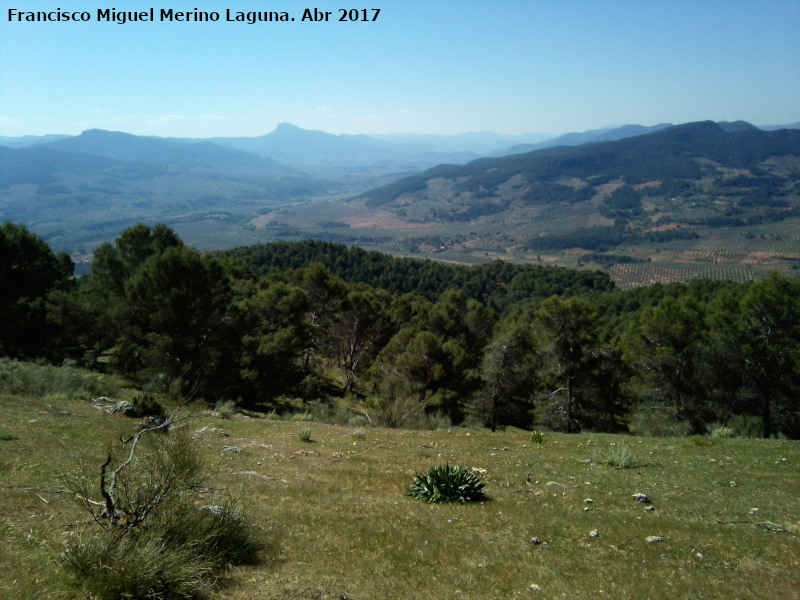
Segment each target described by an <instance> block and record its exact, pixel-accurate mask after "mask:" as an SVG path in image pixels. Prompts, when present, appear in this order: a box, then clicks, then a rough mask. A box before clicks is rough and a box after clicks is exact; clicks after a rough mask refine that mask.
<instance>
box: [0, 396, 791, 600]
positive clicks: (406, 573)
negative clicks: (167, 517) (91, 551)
mask: <svg viewBox="0 0 800 600" xmlns="http://www.w3.org/2000/svg"><path fill="white" fill-rule="evenodd" d="M48 393H49V394H54V393H57V391H55V392H54V391H53V390H48ZM112 399H114V398H112ZM48 404H49V405H50V406H53V408H50V406H48ZM0 406H2V431H3V433H6V434H8V435H10V436H12V437H13V438H14V439H11V440H7V441H4V442H3V443H2V447H0V598H3V599H4V600H21V599H27V598H33V597H36V598H56V597H57V594H56V592H57V590H58V589H59V570H58V567H57V563H56V557H57V555H58V553H59V552H60V551H62V549H63V545H64V543H65V541H67V540H69V539H71V538H72V537H73V536H75V535H78V532H79V531H81V530H82V527H84V526H86V525H85V523H86V515H85V513H83V512H81V511H80V510H79V509H78V508H77V507H75V505H74V504H73V502H72V501H70V500H69V498H68V497H67V495H66V494H64V493H61V492H62V490H63V489H64V485H63V484H62V483H61V481H62V480H61V476H62V475H63V474H64V473H70V472H75V471H78V470H80V469H81V468H82V466H83V467H85V468H87V469H88V472H89V473H94V472H97V473H98V474H99V465H100V463H101V462H102V459H103V457H104V456H105V452H106V451H108V450H110V449H116V448H118V446H119V441H118V440H119V436H120V435H121V434H123V433H129V432H130V430H131V427H132V425H133V420H131V419H127V418H125V417H122V416H119V415H107V414H104V413H102V412H101V411H98V410H97V409H95V408H93V407H92V404H91V403H90V402H88V401H87V400H84V399H82V398H67V399H63V400H62V401H61V402H60V403H59V405H58V406H54V405H53V403H52V402H50V401H46V400H44V398H43V397H41V396H37V395H24V394H17V393H14V394H9V393H4V392H3V390H2V388H0ZM53 409H55V410H53ZM188 427H189V428H190V429H191V430H192V431H193V432H199V431H200V430H201V429H203V428H204V427H207V429H206V430H205V431H203V432H202V433H198V434H197V438H196V443H197V445H198V447H199V449H200V452H201V453H202V455H203V458H204V459H205V461H206V463H207V464H208V468H209V473H210V478H209V480H208V483H207V485H208V487H209V491H208V494H209V495H210V496H211V495H212V494H213V493H214V492H213V490H214V489H217V490H218V489H223V488H224V489H227V490H230V491H233V492H242V494H243V495H244V498H245V500H246V502H247V503H248V506H249V508H250V510H251V511H252V514H253V520H254V521H255V523H256V525H257V526H258V527H260V528H263V529H259V532H260V534H261V535H262V536H263V537H264V539H265V541H266V543H268V545H269V548H270V549H271V550H270V552H269V553H268V556H267V559H266V560H265V561H263V562H262V563H261V564H260V565H257V566H240V567H237V568H235V569H233V570H231V571H230V572H229V573H228V575H227V577H226V578H225V580H224V581H223V582H222V583H223V584H224V585H223V587H222V589H221V590H219V591H218V592H215V594H216V595H214V594H212V595H211V596H210V597H211V598H220V599H221V598H225V599H232V600H245V599H248V600H249V599H251V598H267V599H275V600H278V599H289V598H320V599H338V598H353V599H358V600H362V599H383V598H393V599H417V598H456V597H457V598H474V599H485V598H529V597H534V598H535V597H542V598H562V597H564V598H601V597H602V598H648V599H652V600H657V599H661V598H663V599H667V598H668V599H670V600H674V599H676V598H701V597H702V598H726V599H737V598H794V597H797V589H798V581H799V580H798V575H797V573H798V564H800V504H798V502H797V498H798V497H800V477H798V476H797V473H798V463H800V445H798V444H797V443H795V442H780V441H764V440H755V439H713V440H712V439H710V438H640V437H633V436H626V437H623V436H612V435H572V436H569V435H563V434H556V433H549V432H548V433H546V434H545V437H546V443H544V444H535V443H532V442H531V434H530V432H526V431H520V430H514V429H510V430H508V431H506V432H502V433H501V432H497V433H492V432H489V431H479V430H466V429H460V428H452V429H451V430H449V431H424V432H421V431H402V430H389V429H377V428H363V427H362V428H361V429H359V430H358V431H357V432H356V430H354V429H353V428H348V427H342V426H336V425H326V424H322V423H315V424H314V442H315V443H314V444H311V445H310V444H306V443H303V442H302V441H301V440H299V439H298V435H297V431H298V430H297V423H293V422H290V421H281V420H269V419H258V418H249V417H246V416H243V415H233V416H232V418H230V419H225V420H224V419H222V418H221V417H219V416H214V415H213V414H212V412H211V411H203V412H199V413H198V414H197V415H196V418H194V419H192V420H190V421H189V423H188ZM220 430H224V432H225V433H227V434H228V436H225V435H222V433H221V432H220ZM611 444H616V445H617V446H622V445H624V446H625V447H627V448H630V449H631V452H632V454H633V456H634V457H635V460H634V461H633V465H632V466H631V467H630V468H622V469H621V468H614V467H613V466H611V465H609V464H608V462H607V460H606V459H605V456H606V454H607V453H608V449H609V448H611V447H612V446H611ZM225 446H236V447H238V448H241V450H242V451H241V452H239V453H232V452H226V451H224V450H223V448H224V447H225ZM444 463H449V464H458V465H461V466H463V467H465V468H470V469H471V468H472V467H477V468H480V469H485V470H486V473H485V474H483V473H482V472H481V473H482V474H481V480H482V481H483V482H485V484H486V486H485V488H484V489H485V492H486V495H487V497H488V499H487V500H486V501H484V502H478V503H470V504H460V503H457V504H444V505H438V504H426V503H423V502H419V501H416V500H414V499H412V498H410V497H408V495H407V492H408V489H409V484H410V483H411V480H412V477H413V476H414V475H415V474H417V473H420V472H427V471H428V469H429V468H430V467H432V466H435V465H438V464H444ZM635 493H644V494H646V495H647V496H648V497H649V498H650V500H651V504H650V505H643V504H641V503H639V502H636V501H635V500H634V499H633V498H632V495H633V494H635ZM587 498H590V499H592V500H593V502H592V503H591V504H586V503H585V500H586V499H587ZM650 506H652V507H653V509H654V510H652V511H646V509H647V508H649V507H650ZM586 508H589V510H588V511H587V510H585V509H586ZM753 508H757V509H758V511H757V512H755V513H753V512H752V509H753ZM751 513H752V514H751ZM767 523H772V524H774V525H775V526H777V527H778V528H779V529H778V530H770V528H769V527H770V526H769V525H767ZM595 529H596V530H597V531H598V533H599V536H598V537H596V538H593V537H590V535H589V533H590V532H591V531H592V530H595ZM773 529H774V528H773ZM648 536H661V537H663V539H664V541H663V542H661V543H652V544H648V543H647V542H646V541H645V540H646V538H647V537H648ZM533 538H538V539H539V540H540V541H541V542H542V543H541V544H538V545H535V544H532V543H531V540H532V539H533ZM532 585H535V586H538V587H539V589H538V591H536V590H533V589H532V588H531V586H532ZM601 591H602V594H601Z"/></svg>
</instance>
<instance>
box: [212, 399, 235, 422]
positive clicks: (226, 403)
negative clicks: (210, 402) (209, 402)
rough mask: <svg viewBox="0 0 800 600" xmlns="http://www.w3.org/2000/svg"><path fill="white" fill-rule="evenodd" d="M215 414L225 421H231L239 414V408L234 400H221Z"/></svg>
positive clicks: (215, 408)
mask: <svg viewBox="0 0 800 600" xmlns="http://www.w3.org/2000/svg"><path fill="white" fill-rule="evenodd" d="M214 412H215V413H217V415H218V416H219V417H221V418H223V419H230V418H232V417H233V415H235V414H236V413H237V412H239V407H238V406H237V405H236V402H234V401H233V400H219V401H218V402H217V403H216V404H215V405H214Z"/></svg>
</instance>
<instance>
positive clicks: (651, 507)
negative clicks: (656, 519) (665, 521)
mask: <svg viewBox="0 0 800 600" xmlns="http://www.w3.org/2000/svg"><path fill="white" fill-rule="evenodd" d="M655 510H656V509H655V507H654V506H648V507H647V508H645V509H644V512H654V511H655Z"/></svg>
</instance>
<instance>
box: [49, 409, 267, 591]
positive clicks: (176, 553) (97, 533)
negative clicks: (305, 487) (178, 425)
mask: <svg viewBox="0 0 800 600" xmlns="http://www.w3.org/2000/svg"><path fill="white" fill-rule="evenodd" d="M169 422H172V421H171V420H168V423H169ZM165 428H166V427H165ZM147 433H148V432H140V433H139V434H137V435H136V436H134V437H133V438H131V440H129V442H128V443H129V444H130V446H131V449H130V450H129V451H128V450H127V449H126V454H127V458H126V460H123V461H122V462H119V463H116V462H114V461H113V460H112V455H111V454H109V455H108V457H107V459H106V462H105V463H104V464H103V465H102V467H101V468H100V474H101V478H100V481H101V490H100V491H101V493H102V498H99V500H103V501H97V500H94V499H93V496H97V495H98V494H97V490H96V488H94V487H93V486H91V485H90V484H89V483H88V482H89V481H92V480H95V477H96V475H95V476H89V477H87V476H85V475H83V476H76V477H72V478H69V477H68V478H67V486H68V487H69V488H70V489H71V491H72V492H73V494H74V496H75V497H76V498H77V499H78V500H79V502H80V504H81V505H82V506H83V508H84V509H86V510H88V512H89V513H90V514H91V517H92V520H93V524H91V525H88V526H86V527H84V528H83V529H82V530H80V531H79V533H78V535H76V536H75V537H72V538H71V539H70V540H69V541H68V542H67V544H66V546H65V548H64V550H63V551H62V552H61V554H60V555H59V556H58V563H59V565H60V566H61V569H62V582H63V589H62V592H64V594H63V595H67V594H68V593H69V592H75V593H77V594H79V595H80V596H81V597H87V598H94V599H95V600H116V599H118V598H133V599H139V598H141V599H151V598H152V599H155V598H175V599H178V600H182V599H187V600H188V599H195V598H199V597H202V595H203V594H204V593H205V592H206V591H208V590H210V589H212V588H213V587H214V586H215V584H216V582H217V581H218V579H219V577H220V576H221V575H222V574H224V572H225V571H226V570H228V569H229V568H230V567H231V566H234V565H238V564H247V563H255V562H257V560H258V557H259V553H260V551H261V548H262V547H263V544H262V543H261V542H260V541H259V540H258V539H257V537H256V533H257V530H256V528H254V527H252V526H251V525H250V519H249V515H248V514H247V511H246V510H245V509H244V508H243V507H242V506H241V504H240V503H239V502H237V501H236V500H235V499H221V500H222V501H221V503H220V505H218V506H202V507H201V502H200V492H201V490H202V488H201V485H202V483H203V482H204V479H205V474H204V469H203V465H202V463H201V462H200V460H199V458H198V453H197V451H196V448H195V447H194V445H193V441H192V439H191V437H190V436H189V435H188V433H187V432H186V431H184V430H181V429H179V430H177V431H174V432H172V433H170V434H168V435H147ZM128 452H129V454H128ZM134 453H137V454H138V455H137V456H136V460H134V459H133V458H134ZM203 500H205V497H204V498H203Z"/></svg>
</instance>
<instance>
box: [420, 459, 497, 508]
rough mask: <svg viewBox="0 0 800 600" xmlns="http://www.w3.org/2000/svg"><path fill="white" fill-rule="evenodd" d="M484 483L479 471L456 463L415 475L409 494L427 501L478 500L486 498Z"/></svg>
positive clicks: (463, 501)
mask: <svg viewBox="0 0 800 600" xmlns="http://www.w3.org/2000/svg"><path fill="white" fill-rule="evenodd" d="M483 486H484V483H483V482H482V481H481V478H480V477H479V476H478V474H477V473H475V472H474V471H472V470H470V469H465V468H462V467H459V466H456V465H449V464H447V465H439V466H437V467H431V468H430V470H429V471H428V474H427V475H419V474H417V475H415V476H414V478H413V479H412V480H411V488H410V489H409V492H408V493H409V495H410V496H411V497H412V498H415V499H416V500H423V501H425V502H429V503H434V502H462V503H465V502H477V501H480V500H483V499H484V498H485V496H484V492H483Z"/></svg>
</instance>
